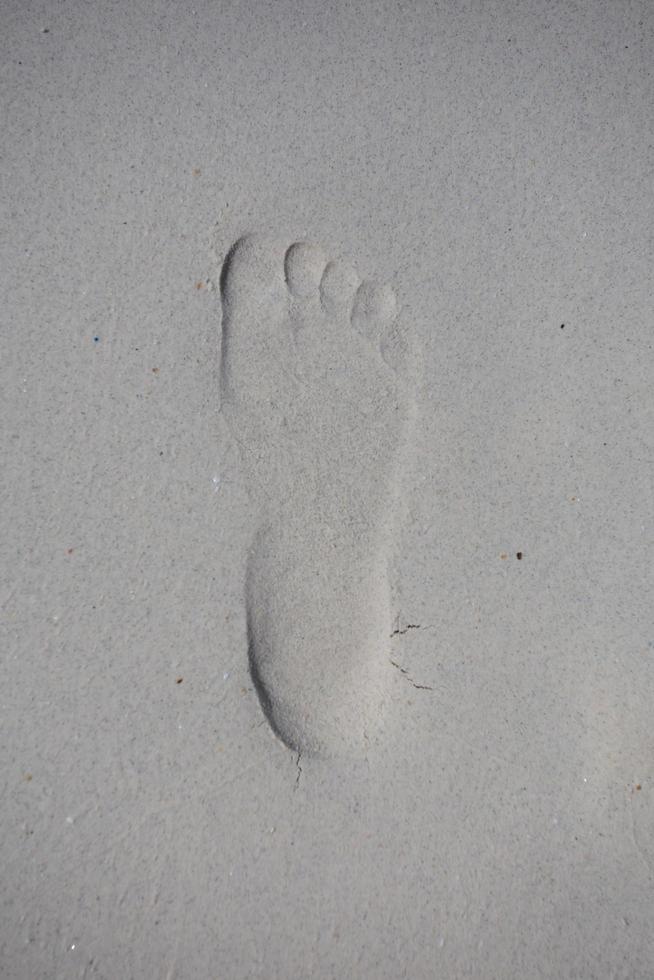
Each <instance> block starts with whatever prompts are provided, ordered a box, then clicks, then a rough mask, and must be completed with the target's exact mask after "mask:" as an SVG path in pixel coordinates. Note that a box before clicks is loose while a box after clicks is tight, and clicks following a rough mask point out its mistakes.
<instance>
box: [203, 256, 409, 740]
mask: <svg viewBox="0 0 654 980" xmlns="http://www.w3.org/2000/svg"><path fill="white" fill-rule="evenodd" d="M221 291H222V304H223V337H222V355H221V411H222V413H223V415H224V417H225V419H226V421H227V423H228V425H229V428H230V430H231V433H232V434H233V436H234V439H235V440H236V442H237V443H238V445H239V447H240V449H241V451H242V457H243V464H244V467H245V473H246V478H247V482H248V485H249V488H250V490H251V492H252V494H253V497H254V500H255V503H256V508H257V512H258V526H257V530H256V533H255V535H254V539H253V542H252V545H251V549H250V552H249V555H248V564H247V575H246V606H247V630H248V644H249V664H250V671H251V674H252V679H253V682H254V685H255V688H256V690H257V693H258V695H259V698H260V701H261V706H262V708H263V711H264V713H265V715H266V717H267V719H268V721H269V723H270V725H271V727H272V729H273V730H274V732H275V733H276V734H277V735H278V736H279V737H280V738H281V739H282V741H283V742H284V743H285V744H286V745H287V746H289V747H290V748H292V749H294V750H295V751H296V752H298V753H307V754H308V753H312V752H314V753H326V754H331V753H333V752H338V751H339V750H344V751H351V750H352V749H353V748H356V747H357V746H362V745H363V744H365V740H366V739H367V738H368V737H369V736H370V735H371V734H372V733H373V732H374V730H375V727H376V725H377V724H378V723H379V721H380V719H381V717H382V714H383V708H384V702H385V700H386V693H385V692H386V690H387V685H388V682H389V679H390V677H391V676H392V673H393V669H392V667H391V665H390V664H389V659H388V654H389V643H390V638H389V637H390V633H391V619H392V617H391V611H390V597H389V584H388V573H387V556H388V553H389V547H390V544H391V539H392V533H393V529H394V523H395V517H396V515H397V512H398V505H399V502H400V493H399V481H398V476H399V470H400V468H401V458H402V453H403V451H404V450H406V447H407V440H408V436H409V431H410V429H411V422H412V416H413V410H412V406H413V400H412V397H411V395H412V391H411V389H410V385H411V375H412V371H411V370H410V356H409V354H410V345H409V343H408V338H407V335H406V333H405V332H404V331H403V330H402V327H401V321H400V320H398V317H397V310H396V301H395V296H394V294H393V291H392V290H391V289H390V287H388V286H386V285H379V284H377V283H373V282H360V281H359V279H358V277H357V276H356V274H355V272H354V270H353V269H352V268H350V267H349V266H348V265H346V264H344V263H341V262H333V261H331V262H330V261H328V260H327V258H326V257H325V255H324V254H323V252H322V250H321V249H320V248H318V247H317V246H315V245H309V244H306V243H297V244H295V245H291V247H290V248H288V249H286V250H285V249H284V248H283V247H282V248H279V247H277V246H276V245H274V244H271V243H268V242H266V241H263V240H261V239H259V238H257V237H247V238H243V239H241V240H240V241H238V242H237V243H236V245H234V247H233V248H232V249H231V251H230V252H229V254H228V256H227V258H226V259H225V263H224V266H223V270H222V274H221Z"/></svg>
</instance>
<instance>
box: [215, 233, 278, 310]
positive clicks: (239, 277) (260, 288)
mask: <svg viewBox="0 0 654 980" xmlns="http://www.w3.org/2000/svg"><path fill="white" fill-rule="evenodd" d="M220 291H221V296H222V300H223V303H224V304H225V306H226V307H227V308H228V309H229V308H230V307H233V306H234V305H237V306H241V307H242V306H248V307H251V306H253V305H254V306H259V305H261V304H262V303H265V302H276V301H279V300H280V299H281V298H283V295H284V278H283V272H282V255H281V251H280V249H279V248H275V246H274V245H272V244H271V243H270V242H268V241H266V240H265V239H264V238H261V237H259V236H258V235H245V236H244V237H243V238H239V240H238V241H237V242H236V244H235V245H233V246H232V247H231V249H230V250H229V252H228V253H227V256H226V258H225V261H224V262H223V267H222V271H221V273H220Z"/></svg>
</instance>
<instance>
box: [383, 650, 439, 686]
mask: <svg viewBox="0 0 654 980" xmlns="http://www.w3.org/2000/svg"><path fill="white" fill-rule="evenodd" d="M388 659H389V663H391V664H392V665H393V667H395V668H397V670H399V672H400V673H401V674H403V675H404V677H406V679H407V680H408V682H409V684H412V685H413V687H415V689H416V690H417V691H433V690H434V688H433V687H429V685H428V684H416V682H415V681H414V679H413V678H412V677H411V675H410V674H409V671H408V670H407V669H406V667H402V665H401V664H398V663H396V662H395V660H391V658H390V657H389V658H388Z"/></svg>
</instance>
